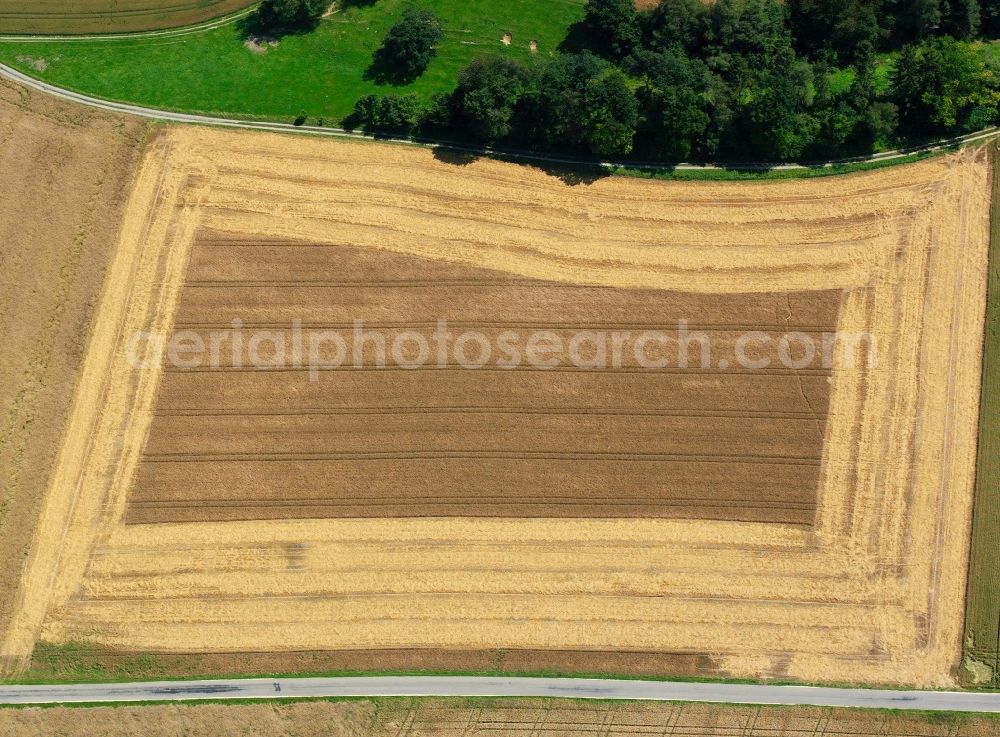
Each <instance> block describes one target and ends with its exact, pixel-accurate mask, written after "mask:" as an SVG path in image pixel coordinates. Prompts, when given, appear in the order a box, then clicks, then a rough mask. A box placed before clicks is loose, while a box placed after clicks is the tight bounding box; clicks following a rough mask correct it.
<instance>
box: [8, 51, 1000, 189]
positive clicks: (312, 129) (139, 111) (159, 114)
mask: <svg viewBox="0 0 1000 737" xmlns="http://www.w3.org/2000/svg"><path fill="white" fill-rule="evenodd" d="M0 42H2V41H0ZM0 77H6V78H7V79H10V80H12V81H14V82H17V83H18V84H21V85H24V86H25V87H29V88H31V89H33V90H37V91H39V92H44V93H46V94H49V95H53V96H55V97H58V98H60V99H62V100H66V101H68V102H75V103H77V104H80V105H87V106H88V107H94V108H99V109H101V110H108V111H111V112H116V113H124V114H127V115H137V116H139V117H142V118H148V119H150V120H159V121H164V122H170V123H192V124H196V125H212V126H220V127H225V128H242V129H246V130H260V131H269V132H275V133H305V134H309V135H315V136H327V137H335V138H357V139H371V138H372V137H371V136H368V135H365V134H364V133H357V132H352V131H346V130H344V129H342V128H330V127H318V126H308V125H293V124H291V123H271V122H267V121H255V120H236V119H232V118H219V117H213V116H210V115H195V114H192V113H175V112H171V111H169V110H158V109H156V108H149V107H143V106H141V105H131V104H128V103H123V102H112V101H110V100H102V99H100V98H97V97H91V96H89V95H84V94H81V93H79V92H73V91H72V90H67V89H64V88H62V87H57V86H56V85H53V84H49V83H48V82H43V81H41V80H39V79H35V78H34V77H32V76H30V75H27V74H24V73H23V72H20V71H18V70H17V69H14V68H13V67H10V66H7V65H6V64H2V63H0ZM998 134H1000V128H997V127H992V128H987V129H985V130H982V131H979V132H978V133H970V134H969V135H966V136H961V137H959V138H952V139H948V140H945V141H937V142H934V143H930V144H927V145H926V146H920V147H916V148H910V149H902V150H897V151H884V152H882V153H879V154H875V155H873V156H867V157H863V158H852V159H840V160H837V161H830V162H825V163H823V164H817V165H815V166H806V165H803V164H767V163H740V164H729V165H722V164H717V165H713V164H683V163H682V164H673V165H669V166H668V165H664V164H643V163H636V162H614V161H602V162H594V161H582V160H580V159H574V158H566V157H556V156H545V155H542V154H532V153H519V152H508V151H499V150H493V149H489V148H483V147H476V146H464V145H459V144H451V143H447V144H445V145H446V146H447V147H448V148H453V149H460V150H464V151H469V152H471V153H479V154H484V155H489V154H500V155H503V156H504V157H505V158H508V159H516V160H522V161H528V162H532V161H534V162H540V163H547V164H561V165H581V164H584V165H589V166H601V167H604V168H609V169H611V168H619V167H626V168H629V169H641V170H646V171H658V170H667V169H671V170H682V171H725V170H727V169H732V168H740V169H749V170H760V171H769V170H799V169H801V170H804V169H810V168H816V167H817V166H819V167H830V166H836V165H838V164H857V163H865V162H870V163H874V162H883V161H892V160H894V159H902V158H905V157H907V156H911V155H913V154H918V153H930V152H933V151H939V150H942V149H945V148H948V147H953V146H959V145H964V144H968V143H976V142H979V141H986V140H989V139H991V138H993V137H995V136H997V135H998ZM397 141H398V142H399V143H406V144H410V145H413V146H434V145H438V144H435V143H434V142H421V141H410V140H405V139H397Z"/></svg>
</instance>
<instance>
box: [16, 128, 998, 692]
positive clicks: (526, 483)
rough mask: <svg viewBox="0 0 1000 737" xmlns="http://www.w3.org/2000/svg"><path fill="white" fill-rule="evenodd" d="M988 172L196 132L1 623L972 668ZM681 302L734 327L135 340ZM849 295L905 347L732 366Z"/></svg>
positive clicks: (165, 654) (876, 335) (819, 674)
mask: <svg viewBox="0 0 1000 737" xmlns="http://www.w3.org/2000/svg"><path fill="white" fill-rule="evenodd" d="M989 173H990V162H989V161H988V158H987V156H986V155H985V153H984V152H983V151H982V150H980V149H966V150H963V151H961V152H958V153H956V154H952V155H948V156H942V157H940V158H935V159H931V160H928V161H924V162H921V163H919V164H916V165H912V166H905V167H893V168H888V169H885V170H881V171H878V172H870V173H865V174H861V175H856V176H848V177H831V178H827V179H823V180H816V181H813V180H810V181H789V182H773V183H740V184H735V183H690V184H689V183H662V182H646V181H637V180H627V179H618V178H607V179H602V180H598V181H594V182H592V183H590V184H588V185H585V186H578V187H573V186H571V185H568V184H566V183H565V182H564V181H562V180H561V179H559V178H558V177H555V176H551V175H550V174H548V173H546V172H544V171H540V170H537V169H532V168H530V167H521V166H514V165H510V164H507V163H502V162H496V161H489V160H481V161H475V162H471V163H466V164H465V165H463V166H460V167H459V166H455V165H453V164H450V163H448V162H446V161H442V160H440V159H436V158H435V157H434V156H433V154H432V153H431V152H428V151H425V150H419V149H414V148H408V147H404V146H379V145H374V144H361V143H352V142H336V143H333V142H326V141H316V140H310V139H307V138H302V137H282V136H276V135H265V134H237V133H232V132H221V131H213V130H205V129H198V128H173V129H168V130H166V131H165V133H164V134H163V135H161V136H159V137H158V138H157V140H156V142H155V146H154V147H152V148H151V150H150V151H149V152H148V154H147V156H146V158H145V160H144V164H143V166H142V168H141V170H140V173H139V176H138V180H137V184H136V187H135V189H134V191H133V195H132V198H131V201H130V204H129V207H128V212H129V216H128V217H126V219H125V223H124V230H123V234H122V237H121V239H120V241H119V248H118V254H117V256H116V262H115V265H114V267H113V269H112V275H111V278H109V284H113V285H115V287H114V288H113V289H109V290H107V292H106V294H105V299H104V304H103V305H102V307H101V310H102V314H103V315H107V316H108V318H107V320H106V321H103V322H102V323H101V324H100V325H99V326H98V330H97V331H96V332H95V335H94V337H93V338H92V339H91V342H90V346H89V348H88V357H87V362H86V365H85V379H84V381H83V382H82V384H81V386H82V387H83V388H82V389H81V392H80V393H79V394H78V401H77V405H76V407H75V409H74V412H73V420H72V422H73V427H74V428H76V430H77V431H76V432H72V433H69V434H68V435H67V443H66V447H65V448H64V452H63V461H62V462H61V463H60V465H59V468H58V470H57V473H56V475H55V479H54V482H53V484H52V485H51V487H50V491H49V499H48V503H47V505H46V513H45V514H44V515H43V520H42V525H41V527H40V529H39V532H38V535H37V540H38V546H37V555H36V556H35V557H34V558H33V560H32V562H31V565H29V567H28V569H27V571H26V574H25V576H26V581H27V582H28V583H29V584H30V585H28V586H26V590H27V591H29V592H30V595H29V596H28V597H27V599H26V601H25V602H24V605H23V606H22V607H21V610H20V613H19V616H18V618H17V619H16V622H15V626H14V627H13V628H12V629H11V630H10V632H9V633H8V636H7V638H6V640H5V642H4V644H3V651H2V652H3V654H5V655H7V657H8V658H9V659H10V660H11V661H13V662H18V663H21V664H24V663H26V661H27V659H28V658H29V656H30V652H31V648H32V644H33V643H34V642H36V641H38V640H39V639H40V640H41V641H42V642H43V643H45V650H44V652H47V653H49V656H48V657H53V655H52V653H59V652H60V647H61V646H67V647H66V650H67V657H71V653H72V651H73V648H74V647H78V645H74V643H80V642H81V641H83V642H86V643H87V647H90V648H94V651H98V650H100V649H101V648H106V649H110V650H112V651H115V652H119V653H137V652H148V653H157V654H158V657H160V658H169V657H172V656H176V657H178V658H181V657H185V656H184V654H191V653H195V655H194V656H193V657H195V658H197V657H200V656H199V655H197V654H198V653H204V654H205V657H216V656H217V657H219V658H223V659H224V658H225V657H227V656H232V657H235V658H237V659H238V658H239V657H240V655H239V653H242V652H247V653H248V656H247V657H248V658H250V657H251V655H249V653H253V654H256V653H290V654H293V655H294V654H302V653H315V654H316V658H317V662H323V659H324V658H326V657H330V658H331V660H330V662H336V655H337V654H338V653H340V654H343V655H344V657H348V658H350V657H361V658H362V659H364V660H365V661H366V663H367V666H366V667H367V668H368V669H370V670H378V669H379V668H391V667H393V663H399V662H400V660H399V658H398V657H397V655H398V654H399V653H404V654H405V656H406V657H410V656H412V655H413V654H417V657H418V661H417V663H416V664H415V665H413V666H412V667H411V669H419V668H420V667H428V668H433V667H434V666H435V664H437V663H439V662H441V661H440V658H444V657H446V656H447V654H451V653H458V654H468V656H469V657H470V658H471V659H472V660H473V661H475V662H482V660H483V659H484V658H485V659H487V660H490V661H491V662H492V658H493V656H492V655H491V654H496V653H500V652H504V653H508V654H509V653H511V652H514V651H516V652H518V653H522V654H524V657H525V663H526V666H525V667H526V668H528V669H548V668H552V667H565V668H567V669H581V668H586V669H588V670H590V669H593V664H594V659H593V657H590V658H589V659H588V658H583V657H582V656H581V658H582V659H581V660H579V662H577V663H576V664H574V663H573V662H572V659H571V660H570V661H565V660H562V659H561V658H562V657H563V656H562V655H561V654H565V653H588V654H589V653H600V652H607V651H614V652H620V653H625V654H627V655H626V656H623V659H619V660H618V661H615V662H617V663H619V664H621V665H622V667H624V668H629V667H630V666H629V665H628V662H630V659H632V658H638V659H639V660H641V661H642V663H645V666H648V667H649V668H651V669H654V670H655V669H659V668H662V669H663V670H665V671H669V670H673V669H675V668H677V669H687V671H688V672H690V670H691V669H692V668H694V669H699V670H708V671H711V672H712V673H717V674H718V673H721V674H729V675H732V676H739V677H781V678H798V679H807V680H814V681H817V680H823V681H852V682H858V681H865V682H873V683H874V682H878V683H898V684H904V683H905V684H914V685H923V686H930V685H934V686H944V685H951V684H953V683H954V676H955V671H956V667H957V663H958V659H959V657H960V653H961V644H962V604H961V603H962V600H963V595H964V583H965V574H966V571H967V562H968V561H967V552H968V548H967V544H968V539H969V518H970V509H971V496H972V486H973V483H972V482H973V475H974V460H975V438H976V426H977V420H978V394H979V374H980V358H981V357H980V348H981V345H982V331H983V315H984V305H985V274H986V252H987V248H986V246H987V241H988V227H987V226H988V212H989V205H990V197H989V181H990V180H989ZM241 253H243V254H248V255H245V256H243V257H241V256H240V255H239V254H241ZM344 259H347V261H345V260H344ZM401 281H404V282H407V283H406V284H405V285H404V284H401V283H399V282H401ZM445 285H446V286H445ZM653 305H655V307H654V306H653ZM442 312H443V313H444V314H441V313H442ZM359 313H360V314H359ZM678 317H681V318H685V319H687V320H688V321H689V323H690V327H691V328H692V329H693V328H695V327H696V326H697V327H702V328H704V329H705V331H706V332H709V333H710V334H711V335H713V336H715V337H716V338H718V340H714V341H713V350H712V353H711V362H710V364H709V366H710V368H708V369H705V368H702V367H701V366H699V367H698V369H697V370H691V369H685V370H675V369H670V368H668V369H665V370H662V371H651V372H647V371H645V370H640V369H638V368H637V367H636V366H634V365H631V364H627V363H625V362H623V363H622V365H621V367H620V368H619V367H617V366H613V367H612V368H613V370H603V369H602V370H594V369H582V368H579V367H578V366H576V365H568V364H566V363H561V364H559V365H558V366H557V367H556V368H553V369H547V370H543V369H536V368H534V367H532V368H518V369H515V370H510V369H506V368H500V367H498V366H489V367H488V370H479V371H466V370H464V369H460V368H457V367H455V366H453V365H451V364H448V363H446V364H445V367H444V368H434V369H429V368H427V369H422V370H411V369H404V368H401V367H393V368H377V367H372V366H371V365H370V364H369V363H364V361H371V354H370V353H366V352H362V353H361V357H362V358H363V359H364V360H363V361H362V368H359V369H355V368H349V369H344V368H341V367H336V368H334V367H330V368H325V369H323V370H318V371H316V372H315V377H314V378H315V381H312V380H310V376H309V372H305V371H301V370H297V369H296V370H274V369H273V368H272V369H271V370H260V371H258V370H256V369H251V370H248V369H247V368H246V367H245V366H244V367H243V368H242V369H241V370H236V369H237V368H238V367H237V366H236V365H231V363H227V362H222V363H221V364H220V365H219V366H218V368H213V367H209V369H208V370H205V367H204V366H201V367H195V366H188V367H185V365H181V364H179V363H177V362H176V361H170V362H169V363H168V365H167V366H166V367H165V366H164V364H163V362H162V361H160V360H155V359H157V357H156V355H155V352H150V353H152V358H153V359H154V360H151V361H150V362H149V368H147V369H145V370H139V369H136V368H135V366H134V365H133V364H132V363H131V362H130V361H129V358H128V346H129V345H131V343H130V341H131V340H132V337H133V336H135V335H136V334H138V333H140V332H142V331H148V332H152V333H154V334H162V335H171V334H174V333H177V334H178V335H179V334H181V333H183V332H184V331H187V330H192V331H195V333H194V335H195V337H197V336H198V335H205V334H207V333H209V332H211V331H213V330H218V329H224V328H226V326H227V325H230V324H231V322H230V321H231V320H233V319H234V318H239V319H240V320H242V321H243V328H242V329H243V330H245V331H252V330H256V329H258V328H266V329H269V330H272V331H276V332H279V333H280V332H281V331H287V330H290V329H293V328H291V327H290V323H292V322H293V321H295V320H301V322H302V329H303V331H305V332H306V333H307V334H314V332H315V331H316V330H318V329H323V330H328V329H329V330H340V329H349V328H350V327H351V322H352V321H353V320H354V319H363V320H365V321H366V322H367V323H368V326H369V327H372V326H381V327H382V328H385V329H386V330H387V331H389V333H390V335H392V336H395V335H398V333H396V332H394V331H399V330H405V329H406V326H408V325H414V324H415V325H416V327H417V329H418V330H421V331H427V330H433V329H434V322H435V321H436V320H438V319H441V318H444V319H448V320H449V321H452V325H451V328H452V329H453V330H457V329H458V328H459V327H463V328H464V327H469V328H472V327H475V328H477V329H482V330H483V331H484V333H486V334H488V335H498V334H499V332H502V329H503V328H504V327H512V328H513V329H514V330H517V331H528V330H531V329H532V328H546V327H547V328H555V329H557V330H558V331H562V332H561V333H560V334H566V331H569V330H571V329H577V328H594V327H595V326H596V327H598V328H601V327H607V328H611V326H615V328H621V329H627V330H630V331H633V332H634V331H636V330H638V329H640V328H641V329H645V328H648V327H653V328H665V329H670V328H671V327H675V326H673V325H672V323H673V322H675V321H676V319H677V318H678ZM831 323H835V324H836V327H837V330H838V331H840V332H842V333H860V334H867V335H869V336H870V337H871V338H872V345H873V346H875V348H874V349H873V350H870V351H869V350H867V349H863V348H859V347H858V346H856V345H851V344H849V343H839V344H838V345H837V346H836V347H835V348H834V350H833V352H832V364H831V365H832V369H831V370H829V371H828V370H827V369H825V368H823V367H822V366H816V365H813V364H809V365H806V366H804V367H803V368H802V369H801V370H798V371H790V370H788V369H786V368H784V367H781V366H771V367H769V368H766V369H761V370H750V371H748V370H745V369H743V368H742V367H735V366H733V365H729V366H728V367H725V368H723V367H721V366H720V365H719V364H720V362H721V360H722V359H723V358H725V354H727V353H729V352H730V346H733V347H735V343H734V341H735V336H736V334H737V333H739V332H741V331H743V330H747V329H752V328H758V329H764V330H767V331H785V330H799V331H802V332H806V333H818V332H822V331H823V330H825V329H826V328H827V327H829V326H830V325H831ZM310 331H313V332H312V333H310ZM236 354H237V359H241V358H243V357H244V356H243V353H242V352H240V351H237V352H236ZM147 357H149V356H147ZM866 359H870V360H866ZM237 363H238V362H237ZM571 363H572V362H571ZM293 368H294V367H293ZM472 375H475V376H472ZM470 382H473V383H471V384H470ZM476 382H478V383H476ZM459 423H461V424H459ZM456 426H457V429H456ZM820 434H822V443H820V442H819V436H820ZM612 456H613V458H614V460H613V461H612ZM789 461H794V462H789ZM411 468H417V469H419V472H417V473H407V469H411ZM609 468H610V469H612V470H609ZM650 468H658V469H659V474H656V473H654V472H653V471H651V470H650ZM459 469H461V470H459ZM723 469H725V470H723ZM657 475H658V476H659V479H657V478H656V476H657ZM581 477H583V478H584V479H585V480H584V481H581V480H580V479H581ZM810 478H811V479H813V480H812V481H810ZM817 492H818V493H817ZM477 495H478V496H479V500H478V501H480V502H481V504H477V506H475V507H473V506H472V505H471V504H470V498H472V497H475V496H477ZM414 500H422V501H421V503H422V504H425V505H427V504H430V506H425V507H424V511H423V512H422V516H409V515H408V514H407V509H412V507H413V505H414ZM289 502H293V503H295V506H296V508H295V509H292V508H290V507H288V506H283V505H287V504H288V503H289ZM358 502H364V505H365V506H363V507H362V506H356V505H357V503H358ZM555 502H558V504H557V503H555ZM564 502H568V504H571V505H572V506H573V508H574V512H575V513H576V514H577V515H579V514H580V512H581V510H584V509H591V508H596V507H601V508H602V512H601V513H600V514H598V513H596V512H595V513H592V514H590V515H589V516H577V517H575V518H574V517H571V516H570V515H568V514H567V513H566V511H565V506H567V504H566V503H564ZM650 502H653V503H654V504H656V505H658V506H656V507H654V511H653V512H648V511H638V510H639V507H640V505H647V504H649V503H650ZM698 504H700V505H701V506H700V507H699V508H698V509H697V510H696V511H692V508H693V507H694V506H696V505H698ZM352 505H355V506H352ZM720 505H725V506H720ZM725 507H728V508H725ZM737 508H738V509H737ZM647 509H648V507H647ZM680 509H685V510H686V512H685V514H686V515H688V517H687V518H683V519H681V518H677V517H678V516H680V515H678V514H677V510H680ZM334 510H336V511H334ZM376 510H378V511H377V512H376ZM410 514H412V513H410ZM694 514H696V515H697V517H696V518H695V517H694V516H693V515H694ZM765 514H766V515H769V516H767V517H765V516H764V515H765ZM778 514H780V515H783V517H781V518H778V521H776V515H778ZM307 515H308V518H305V517H306V516H307ZM356 515H365V516H356ZM387 515H395V516H387ZM403 515H407V516H403ZM501 515H503V516H501ZM514 515H520V516H514ZM251 516H252V517H258V518H266V519H248V517H251ZM205 517H209V518H210V519H208V520H206V519H205ZM279 517H294V518H287V519H280V518H279ZM155 520H176V521H156V522H154V521H155ZM186 520H191V521H186ZM198 520H201V521H198ZM128 522H131V523H132V524H127V523H128ZM803 522H805V524H803ZM324 653H333V655H332V656H326V655H324ZM359 653H360V656H359V655H358V654H359ZM366 653H367V654H366ZM386 653H389V655H386ZM234 654H235V655H234ZM420 654H426V656H424V655H420ZM439 654H440V655H439ZM637 654H642V655H641V656H640V655H637ZM661 655H662V656H666V657H664V659H662V660H658V659H657V658H658V657H659V656H661ZM252 657H254V658H256V657H259V656H257V655H253V656H252ZM282 657H284V656H279V655H275V658H276V660H275V661H274V662H275V663H278V664H279V665H280V663H282V662H283V661H282V660H281V658H282ZM507 657H510V656H509V655H507V654H505V655H504V658H507ZM601 658H603V656H599V657H598V661H600V660H601ZM678 658H679V660H678ZM404 660H405V658H404ZM143 662H154V661H143ZM155 662H157V663H159V662H161V661H160V660H158V659H155ZM218 662H224V660H220V661H218ZM505 662H509V661H505ZM640 666H641V664H640V663H639V661H638V660H637V661H636V663H635V667H636V668H639V667H640ZM169 670H170V668H169V667H167V668H166V669H165V671H164V674H165V673H166V672H169Z"/></svg>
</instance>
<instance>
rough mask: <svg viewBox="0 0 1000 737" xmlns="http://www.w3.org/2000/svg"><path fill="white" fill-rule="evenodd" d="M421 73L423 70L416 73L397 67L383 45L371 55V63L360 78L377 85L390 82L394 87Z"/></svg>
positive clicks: (414, 79) (411, 79)
mask: <svg viewBox="0 0 1000 737" xmlns="http://www.w3.org/2000/svg"><path fill="white" fill-rule="evenodd" d="M421 74H423V70H421V71H419V72H417V73H416V74H407V73H404V72H403V71H402V70H401V69H400V68H399V65H398V63H397V61H396V60H395V59H393V58H392V57H391V55H390V54H389V52H388V51H386V49H385V47H384V46H383V47H382V48H380V49H378V50H377V51H376V52H375V54H374V55H373V56H372V63H371V64H369V65H368V68H367V69H365V71H364V74H363V75H362V79H364V80H365V81H366V82H374V83H375V84H377V85H387V84H391V85H393V86H395V87H400V86H402V85H405V84H410V83H411V82H415V81H416V80H417V78H418V77H419V76H420V75H421Z"/></svg>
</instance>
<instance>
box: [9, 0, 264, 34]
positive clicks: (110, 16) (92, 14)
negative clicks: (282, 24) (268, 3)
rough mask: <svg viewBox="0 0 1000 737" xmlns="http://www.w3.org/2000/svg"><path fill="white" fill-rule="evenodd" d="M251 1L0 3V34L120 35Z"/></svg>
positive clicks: (213, 14)
mask: <svg viewBox="0 0 1000 737" xmlns="http://www.w3.org/2000/svg"><path fill="white" fill-rule="evenodd" d="M252 4H253V0H4V2H3V5H2V7H0V33H32V34H42V33H124V32H126V31H149V30H155V29H159V28H174V27H176V26H186V25H191V24H194V23H199V22H201V21H206V20H209V19H211V18H216V17H218V16H220V15H225V14H226V13H231V12H233V11H235V10H239V9H240V8H245V7H247V6H248V5H252Z"/></svg>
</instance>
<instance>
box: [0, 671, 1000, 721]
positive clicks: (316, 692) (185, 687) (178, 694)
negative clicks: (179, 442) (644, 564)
mask: <svg viewBox="0 0 1000 737" xmlns="http://www.w3.org/2000/svg"><path fill="white" fill-rule="evenodd" d="M336 696H542V697H559V698H574V699H635V700H645V701H702V702H728V703H739V704H787V705H811V706H849V707H861V708H879V709H923V710H928V711H967V712H1000V693H983V692H973V691H890V690H875V689H863V688H818V687H812V686H759V685H746V684H738V683H685V682H668V681H635V680H612V679H608V680H598V679H588V678H503V677H496V678H491V677H471V676H380V677H363V678H347V677H343V678H341V677H338V678H286V679H279V680H267V679H242V680H241V679H236V680H213V681H160V682H150V683H92V684H76V685H46V686H29V685H11V686H0V704H53V703H101V702H124V701H192V700H198V699H273V698H318V697H336Z"/></svg>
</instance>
